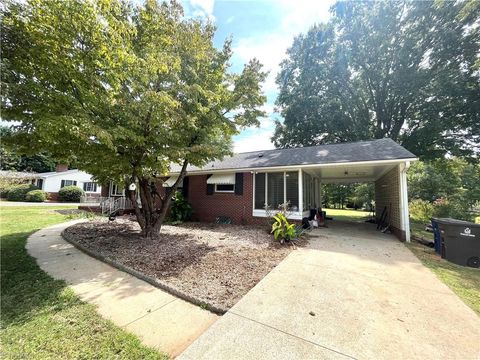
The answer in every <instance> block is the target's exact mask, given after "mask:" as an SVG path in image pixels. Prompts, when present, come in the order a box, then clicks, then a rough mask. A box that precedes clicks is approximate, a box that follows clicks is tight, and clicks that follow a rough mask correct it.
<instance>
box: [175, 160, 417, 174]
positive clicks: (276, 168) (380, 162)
mask: <svg viewBox="0 0 480 360" xmlns="http://www.w3.org/2000/svg"><path fill="white" fill-rule="evenodd" d="M417 160H418V158H404V159H387V160H373V161H370V160H369V161H355V162H341V163H328V164H305V165H288V166H270V167H252V168H240V169H238V168H234V169H211V168H210V169H207V170H192V171H187V175H202V174H212V173H216V172H249V171H256V172H270V171H291V170H299V169H305V168H307V169H308V168H321V167H335V166H343V167H345V166H357V165H395V164H399V163H404V162H406V161H417ZM176 174H180V172H171V173H169V174H168V175H166V176H172V175H176Z"/></svg>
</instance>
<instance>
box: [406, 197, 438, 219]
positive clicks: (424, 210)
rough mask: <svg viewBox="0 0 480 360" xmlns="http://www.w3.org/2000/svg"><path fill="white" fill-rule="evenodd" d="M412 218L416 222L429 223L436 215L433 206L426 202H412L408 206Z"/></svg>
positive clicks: (417, 200)
mask: <svg viewBox="0 0 480 360" xmlns="http://www.w3.org/2000/svg"><path fill="white" fill-rule="evenodd" d="M408 208H409V210H410V217H411V218H412V219H413V220H415V221H422V222H428V221H430V219H431V218H432V217H433V216H434V215H435V209H434V207H433V205H432V204H431V203H430V202H428V201H425V200H420V199H416V200H412V201H411V202H410V204H409V205H408Z"/></svg>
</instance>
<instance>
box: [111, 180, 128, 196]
mask: <svg viewBox="0 0 480 360" xmlns="http://www.w3.org/2000/svg"><path fill="white" fill-rule="evenodd" d="M110 195H111V196H123V195H125V189H124V188H123V187H122V186H121V185H118V184H112V183H111V184H110Z"/></svg>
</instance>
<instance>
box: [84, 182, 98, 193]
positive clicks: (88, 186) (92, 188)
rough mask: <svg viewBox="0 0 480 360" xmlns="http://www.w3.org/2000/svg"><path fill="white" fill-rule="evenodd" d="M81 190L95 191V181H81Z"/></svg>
mask: <svg viewBox="0 0 480 360" xmlns="http://www.w3.org/2000/svg"><path fill="white" fill-rule="evenodd" d="M83 191H85V192H97V183H96V182H85V183H83Z"/></svg>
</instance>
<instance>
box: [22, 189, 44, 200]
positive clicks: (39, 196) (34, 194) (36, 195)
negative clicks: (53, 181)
mask: <svg viewBox="0 0 480 360" xmlns="http://www.w3.org/2000/svg"><path fill="white" fill-rule="evenodd" d="M45 200H47V193H46V192H45V191H42V190H32V191H29V192H28V193H27V195H25V201H28V202H44V201H45Z"/></svg>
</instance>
